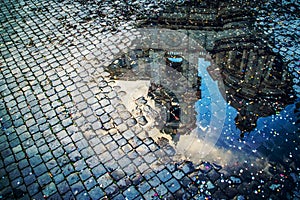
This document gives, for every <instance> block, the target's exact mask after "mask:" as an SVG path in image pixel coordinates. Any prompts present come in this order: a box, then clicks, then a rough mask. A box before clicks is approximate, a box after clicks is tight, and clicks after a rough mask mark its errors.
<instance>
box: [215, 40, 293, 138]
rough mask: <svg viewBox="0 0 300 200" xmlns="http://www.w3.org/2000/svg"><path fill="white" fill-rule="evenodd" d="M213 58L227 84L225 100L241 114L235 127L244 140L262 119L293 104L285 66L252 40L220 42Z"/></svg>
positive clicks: (290, 83) (276, 57) (236, 119)
mask: <svg viewBox="0 0 300 200" xmlns="http://www.w3.org/2000/svg"><path fill="white" fill-rule="evenodd" d="M213 58H214V61H215V63H216V64H217V65H218V67H219V69H220V72H221V74H222V78H223V80H224V85H225V88H226V99H227V101H228V103H229V104H230V105H231V106H233V107H234V108H236V109H237V111H238V113H237V116H236V118H235V123H236V126H237V127H238V128H239V129H240V130H241V132H242V134H241V136H243V135H244V133H245V132H251V131H252V130H254V128H255V127H256V126H257V120H258V118H259V117H266V116H270V115H273V114H276V113H278V112H280V111H281V110H282V109H283V108H284V107H285V106H286V105H288V104H290V103H292V102H293V101H294V95H293V90H292V81H291V77H290V75H289V74H288V72H287V71H288V70H287V69H286V66H284V64H283V62H282V60H281V59H280V57H279V56H278V55H275V54H274V53H271V52H270V51H269V50H268V49H266V47H264V46H263V45H259V44H255V43H254V42H253V39H251V38H243V39H242V40H241V39H240V38H237V39H236V38H225V39H224V38H223V39H220V40H218V41H216V43H215V47H214V50H213Z"/></svg>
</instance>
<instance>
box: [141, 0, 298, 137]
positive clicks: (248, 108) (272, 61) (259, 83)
mask: <svg viewBox="0 0 300 200" xmlns="http://www.w3.org/2000/svg"><path fill="white" fill-rule="evenodd" d="M257 6H259V5H257V2H256V1H253V2H248V1H247V2H245V3H241V2H240V1H236V0H232V1H201V2H200V1H192V3H191V2H189V3H188V4H181V5H169V7H168V8H167V9H166V10H165V11H162V12H161V13H160V14H159V15H157V16H153V17H150V18H147V20H145V21H144V23H142V24H141V26H149V25H151V24H157V25H158V26H162V27H168V28H175V29H180V28H184V29H189V30H190V36H191V37H193V38H194V39H195V40H197V41H198V42H199V44H201V45H203V47H204V48H205V49H206V50H207V51H209V52H211V54H212V58H213V60H214V63H215V64H216V65H217V67H216V66H215V65H214V66H213V67H212V66H211V67H209V69H210V70H212V71H213V70H220V72H221V74H222V79H223V80H224V84H225V86H226V94H224V98H225V99H226V100H227V101H228V103H229V104H230V105H232V106H233V107H234V108H236V109H237V110H238V115H237V117H236V118H235V121H236V126H237V128H239V129H240V130H241V132H242V134H241V135H242V136H243V134H244V133H245V132H251V131H252V130H253V129H254V128H255V127H256V121H257V119H258V118H259V117H265V116H269V115H272V114H275V113H276V112H279V111H280V110H282V109H283V108H284V107H285V106H286V105H288V104H289V103H292V102H293V100H294V98H293V95H292V93H293V92H292V91H293V89H292V80H291V79H292V78H291V77H290V75H289V73H288V70H287V69H286V66H285V63H283V61H282V59H281V57H280V56H279V55H276V54H274V53H272V52H271V51H270V50H269V49H268V47H267V39H264V37H263V36H262V35H260V33H258V32H257V31H256V30H255V29H254V27H253V22H254V21H255V13H256V10H255V9H253V8H255V7H257ZM174 10H176V12H174V13H170V12H172V11H174ZM183 22H188V23H187V24H184V23H183ZM195 29H197V31H194V30H195ZM212 68H215V69H212ZM212 76H213V74H212Z"/></svg>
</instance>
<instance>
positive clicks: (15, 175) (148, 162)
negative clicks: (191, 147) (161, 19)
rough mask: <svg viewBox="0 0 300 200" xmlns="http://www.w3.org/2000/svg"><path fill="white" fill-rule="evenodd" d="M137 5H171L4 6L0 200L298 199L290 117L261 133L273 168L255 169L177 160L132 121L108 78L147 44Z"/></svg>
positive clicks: (7, 1)
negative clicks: (113, 67)
mask: <svg viewBox="0 0 300 200" xmlns="http://www.w3.org/2000/svg"><path fill="white" fill-rule="evenodd" d="M297 6H298V7H296V8H297V9H299V5H297ZM136 7H140V8H141V9H142V8H143V10H141V12H142V11H143V12H146V13H147V12H148V13H151V12H152V11H153V10H151V9H152V8H153V9H154V11H155V12H159V11H161V9H163V8H164V4H161V6H160V5H157V4H156V3H148V4H147V2H142V3H139V2H138V1H134V2H132V7H130V6H129V5H128V4H125V3H123V2H121V1H114V2H110V1H107V2H106V3H100V2H98V1H97V2H94V3H84V2H81V1H52V0H50V1H13V0H4V1H2V2H1V8H0V9H1V12H0V20H1V29H0V32H1V40H0V41H1V42H0V52H1V58H0V65H1V68H0V83H1V84H0V92H1V99H0V117H1V119H0V120H1V123H0V124H1V130H0V152H1V153H0V155H1V159H0V199H205V198H212V199H234V198H235V199H254V198H258V199H264V198H271V199H281V198H287V199H298V198H300V195H299V194H300V188H299V175H300V169H299V166H300V163H299V155H300V154H299V149H298V146H299V131H298V132H295V131H294V129H293V127H291V126H293V125H295V126H297V123H296V124H295V122H296V119H295V118H294V116H288V117H290V118H289V119H290V120H287V121H285V120H283V119H282V116H283V115H279V116H278V119H276V120H275V119H274V118H273V121H274V122H273V127H272V126H271V127H270V128H269V126H267V125H266V126H265V127H264V129H262V131H261V132H258V133H256V134H261V135H263V134H268V133H267V131H269V133H273V135H272V136H270V137H267V138H268V139H266V141H263V142H261V145H259V146H258V147H257V148H256V149H255V150H252V151H251V150H250V153H256V154H257V155H258V156H257V163H260V161H261V160H264V159H265V160H268V162H267V163H268V164H267V165H265V166H263V167H262V168H260V169H259V170H257V168H256V164H257V163H256V162H251V163H248V162H247V161H242V160H236V161H235V162H233V163H226V164H219V163H213V162H208V161H206V160H201V161H199V162H192V161H190V160H189V159H180V158H178V157H176V156H174V155H175V149H174V148H173V147H172V146H171V145H169V144H168V142H166V141H165V142H164V141H161V142H157V141H155V140H154V139H153V138H152V137H151V135H149V133H148V132H147V131H145V130H144V128H143V126H142V125H141V124H140V123H136V121H138V120H137V119H134V117H133V114H132V113H131V112H130V110H128V109H127V108H126V105H124V102H122V100H121V99H120V97H119V95H120V92H118V91H117V90H116V88H114V87H113V81H112V80H111V79H110V74H109V73H108V72H107V71H106V68H107V67H108V66H109V65H110V64H111V63H112V61H113V60H114V59H116V58H118V56H120V55H122V54H124V53H126V52H127V51H128V49H131V48H133V47H132V41H134V39H136V38H138V37H141V33H139V32H138V31H136V29H135V27H134V25H135V23H136V18H137V17H136V15H139V14H140V13H138V12H137V13H136V15H134V11H136V10H135V9H134V8H136ZM150 8H151V9H150ZM298 27H299V26H298ZM196 33H197V32H196ZM195 37H196V36H195ZM275 37H277V36H276V35H275ZM281 37H285V36H281ZM298 39H299V38H298ZM280 40H281V39H280ZM298 42H299V41H298ZM281 49H282V51H283V53H282V54H284V55H285V53H284V52H287V53H288V54H289V51H288V50H286V51H285V50H284V49H283V47H281ZM290 50H292V49H290ZM298 51H299V50H297V49H295V53H296V54H298V55H299V53H298ZM295 62H297V60H296V61H295ZM296 64H297V63H296ZM298 67H299V66H298ZM295 69H297V70H298V68H295ZM296 73H298V74H299V71H298V72H297V71H296ZM297 77H298V76H297ZM299 107H300V106H299V103H295V104H294V105H292V106H291V107H290V110H291V112H294V111H295V113H296V114H297V113H298V115H299V109H300V108H299ZM283 117H286V116H283ZM278 121H281V123H282V125H280V126H278V127H277V128H278V129H279V132H276V130H278V129H276V128H274V127H275V125H274V124H275V123H277V122H278ZM298 122H299V121H298ZM263 126H264V125H263ZM225 128H226V127H225ZM273 128H274V129H273ZM270 129H272V130H270ZM254 135H255V134H254ZM287 136H289V137H287ZM226 138H229V141H230V140H231V141H233V140H235V139H236V138H237V137H235V138H234V136H232V137H231V136H230V135H229V136H228V135H226ZM287 138H288V139H287ZM225 143H226V141H225ZM241 144H243V143H241ZM230 145H231V144H230ZM230 145H229V146H230ZM231 147H232V148H233V150H231V149H227V151H228V153H229V154H231V153H232V152H233V153H234V152H235V151H238V147H236V146H235V145H232V146H231ZM286 148H288V150H287V151H288V153H286V152H285V151H284V149H286ZM269 160H270V161H269Z"/></svg>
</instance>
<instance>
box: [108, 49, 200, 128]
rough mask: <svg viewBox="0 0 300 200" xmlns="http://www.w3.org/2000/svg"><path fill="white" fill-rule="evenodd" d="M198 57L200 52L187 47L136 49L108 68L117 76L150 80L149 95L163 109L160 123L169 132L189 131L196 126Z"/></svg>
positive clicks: (119, 77)
mask: <svg viewBox="0 0 300 200" xmlns="http://www.w3.org/2000/svg"><path fill="white" fill-rule="evenodd" d="M197 61H198V59H197V56H196V57H192V56H190V55H188V54H187V53H185V52H184V51H166V50H161V49H145V50H142V49H136V50H133V51H130V52H128V53H126V54H123V55H122V56H121V57H120V58H118V59H116V60H115V61H114V62H113V63H112V64H111V65H110V66H109V67H108V68H107V70H108V72H109V73H110V74H111V77H112V78H113V79H114V80H125V81H136V80H147V81H149V82H150V87H149V90H148V97H149V98H151V99H153V100H154V101H155V103H156V106H155V107H157V108H159V109H158V110H160V113H159V119H156V122H157V126H156V127H157V128H158V129H159V130H161V131H163V132H165V133H169V134H176V133H184V134H185V133H189V132H190V131H191V130H193V129H194V128H195V127H196V113H195V107H194V104H195V102H196V101H197V100H198V99H199V98H200V90H199V85H200V78H199V77H198V71H197V64H198V62H197Z"/></svg>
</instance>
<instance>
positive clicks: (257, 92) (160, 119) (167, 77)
mask: <svg viewBox="0 0 300 200" xmlns="http://www.w3.org/2000/svg"><path fill="white" fill-rule="evenodd" d="M155 33H157V31H156V32H155ZM157 35H158V36H157ZM156 36H157V37H158V38H159V37H160V35H159V34H156ZM151 37H153V35H150V36H147V38H148V39H149V38H151ZM162 38H163V39H166V38H168V37H162ZM182 38H184V36H182ZM229 41H231V40H223V39H222V40H219V41H216V43H215V47H214V50H213V51H212V53H213V54H212V56H210V55H208V54H207V53H206V52H205V51H204V50H203V49H201V50H200V51H193V52H192V53H190V52H188V51H186V50H185V49H186V48H179V47H178V46H180V44H177V43H176V44H174V43H171V44H174V48H173V46H171V47H170V45H171V44H168V46H167V47H168V48H171V50H170V49H168V48H166V49H160V48H150V46H151V45H148V46H147V45H145V46H146V47H145V48H138V49H135V50H132V51H129V52H128V53H126V54H123V55H122V56H120V57H119V58H117V59H116V60H115V61H113V62H112V64H111V65H110V66H109V67H108V68H107V70H108V71H109V73H110V74H111V77H112V79H113V80H114V81H115V84H116V85H119V88H122V93H119V96H120V97H121V98H122V101H123V102H124V104H126V106H127V108H128V110H129V111H130V112H132V113H133V117H134V118H135V121H136V122H137V123H138V124H139V125H141V126H142V127H143V128H144V130H146V132H147V133H148V135H149V136H150V137H152V138H153V139H154V140H155V141H156V142H157V143H158V144H164V145H165V143H169V145H171V146H172V147H173V148H174V149H175V150H176V156H179V157H182V158H188V159H189V160H191V161H195V162H199V160H202V159H205V160H207V159H208V160H209V161H210V162H216V163H219V164H224V165H227V164H228V163H232V162H234V161H235V160H246V161H249V162H256V163H259V162H262V163H261V166H260V167H264V166H267V163H265V162H267V161H266V160H264V161H260V160H259V157H260V154H257V149H259V148H260V147H261V146H262V145H263V144H264V143H265V140H269V138H270V132H271V131H269V130H268V131H266V130H265V128H266V127H261V119H264V120H265V122H264V123H267V124H272V123H273V121H275V120H274V116H276V117H275V118H276V120H278V118H277V115H279V114H280V113H282V112H286V110H285V107H286V105H287V104H289V103H290V102H292V101H293V97H292V96H291V94H290V93H291V92H290V91H291V84H290V77H289V75H288V74H287V73H285V71H286V70H285V68H284V66H283V65H282V62H281V61H280V58H279V57H277V56H276V55H274V54H272V53H270V52H269V51H268V50H267V49H265V48H263V47H262V46H260V48H259V47H258V46H256V45H255V44H252V43H248V42H247V40H246V39H244V40H239V42H233V43H232V42H229ZM151 42H152V41H151ZM154 43H155V42H154ZM166 43H167V42H166ZM245 44H246V45H245ZM143 45H144V44H143ZM154 46H155V45H154ZM158 46H163V45H158ZM148 47H149V48H148ZM172 48H173V49H172ZM176 48H177V49H176ZM274 114H277V115H274ZM283 115H284V116H285V117H286V116H288V115H291V114H290V112H288V113H283ZM268 116H270V117H268ZM270 119H272V120H273V121H270ZM257 124H258V125H257ZM272 126H274V127H276V124H274V123H273V125H272ZM267 127H268V128H269V127H271V125H270V126H267ZM246 132H251V134H249V135H246V136H247V137H245V138H244V139H241V138H239V136H241V137H244V136H245V133H246ZM262 132H264V134H261V133H262ZM271 135H272V134H271ZM169 147H170V146H169ZM235 150H237V151H235ZM257 159H258V160H259V161H258V160H257Z"/></svg>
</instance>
